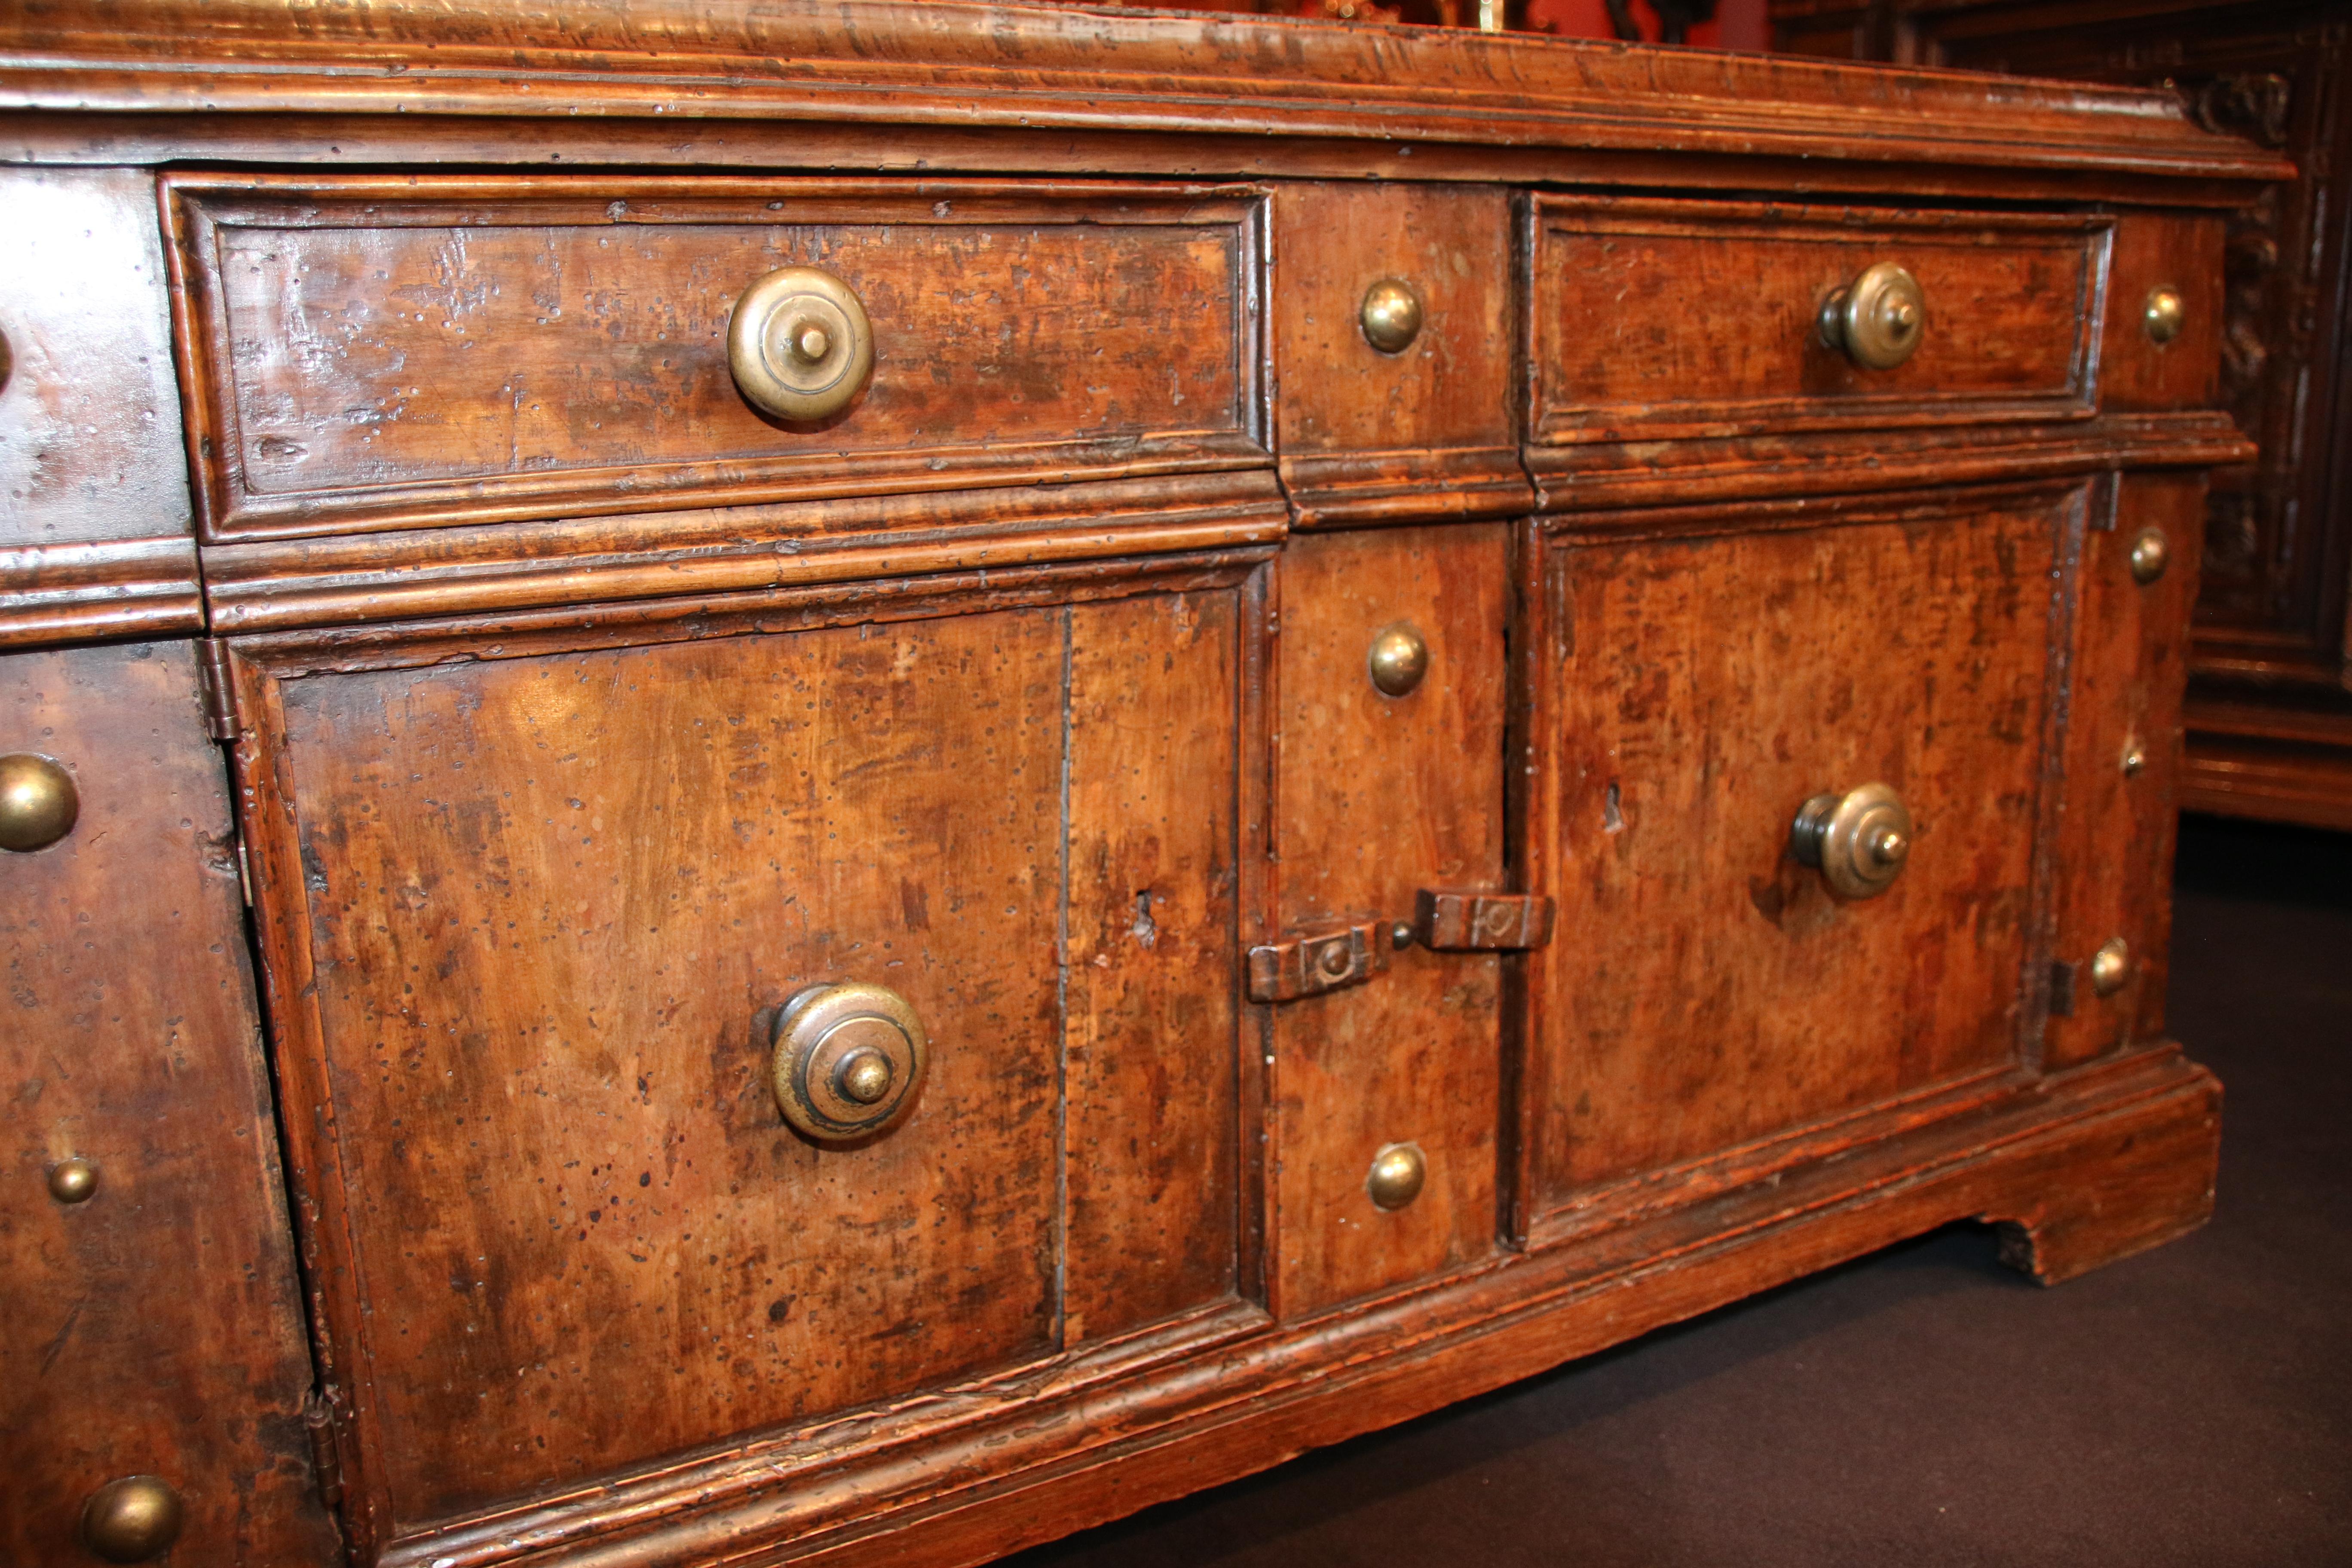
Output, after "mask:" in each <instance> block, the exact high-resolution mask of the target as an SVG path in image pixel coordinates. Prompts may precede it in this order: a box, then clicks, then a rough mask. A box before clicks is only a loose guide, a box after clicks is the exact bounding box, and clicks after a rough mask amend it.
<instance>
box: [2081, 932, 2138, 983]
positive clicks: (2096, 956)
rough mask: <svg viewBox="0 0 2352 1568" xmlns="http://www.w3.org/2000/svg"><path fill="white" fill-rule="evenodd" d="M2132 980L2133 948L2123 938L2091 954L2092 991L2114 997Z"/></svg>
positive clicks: (2118, 938)
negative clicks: (2127, 981)
mask: <svg viewBox="0 0 2352 1568" xmlns="http://www.w3.org/2000/svg"><path fill="white" fill-rule="evenodd" d="M2130 978H2131V948H2130V947H2129V946H2128V945H2126V943H2125V942H2124V939H2123V938H2121V937H2117V938H2116V939H2115V940H2114V941H2113V942H2108V943H2107V944H2106V945H2105V946H2104V947H2102V948H2100V949H2099V951H2098V952H2095V953H2093V954H2091V989H2092V990H2094V991H2095V992H2097V993H2098V994H2100V995H2102V996H2112V995H2114V994H2116V992H2118V991H2120V990H2122V989H2123V988H2124V982H2125V981H2126V980H2128V979H2130Z"/></svg>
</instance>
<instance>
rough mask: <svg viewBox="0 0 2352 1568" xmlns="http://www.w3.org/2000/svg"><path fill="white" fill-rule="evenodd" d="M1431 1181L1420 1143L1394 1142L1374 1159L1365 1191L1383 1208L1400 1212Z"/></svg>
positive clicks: (1366, 1180)
mask: <svg viewBox="0 0 2352 1568" xmlns="http://www.w3.org/2000/svg"><path fill="white" fill-rule="evenodd" d="M1428 1179H1429V1160H1428V1158H1427V1156H1425V1155H1423V1153H1422V1152H1421V1145H1420V1144H1418V1143H1391V1144H1389V1145H1388V1146H1387V1147H1386V1148H1384V1149H1382V1150H1381V1152H1379V1153H1377V1154H1375V1155H1373V1156H1372V1168H1371V1170H1370V1172H1369V1173H1366V1174H1365V1176H1364V1191H1365V1192H1367V1193H1369V1194H1371V1199H1372V1202H1373V1203H1374V1204H1375V1205H1378V1206H1379V1207H1381V1208H1384V1209H1401V1208H1402V1207H1404V1205H1407V1204H1409V1203H1411V1202H1412V1200H1413V1199H1415V1198H1417V1197H1419V1196H1421V1188H1422V1184H1423V1183H1424V1182H1426V1181H1427V1180H1428Z"/></svg>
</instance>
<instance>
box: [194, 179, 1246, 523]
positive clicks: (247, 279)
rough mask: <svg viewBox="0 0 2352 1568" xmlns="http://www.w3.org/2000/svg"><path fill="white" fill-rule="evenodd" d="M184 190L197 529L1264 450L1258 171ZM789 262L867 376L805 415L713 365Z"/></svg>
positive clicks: (1153, 461)
mask: <svg viewBox="0 0 2352 1568" xmlns="http://www.w3.org/2000/svg"><path fill="white" fill-rule="evenodd" d="M169 192H170V194H169V199H168V204H167V205H168V210H169V212H170V214H171V216H172V221H173V227H174V237H175V250H174V256H175V272H176V274H177V279H176V280H177V283H178V285H179V287H180V289H183V290H184V295H185V297H184V299H183V300H182V301H181V306H180V313H181V325H182V331H183V333H184V338H185V342H184V353H185V354H186V356H187V360H188V370H187V390H188V394H189V399H190V405H191V410H192V418H191V421H190V436H189V457H190V462H191V465H192V466H193V468H194V470H195V472H196V474H197V476H198V481H199V483H198V489H199V497H200V504H201V513H202V519H201V520H202V522H203V526H204V530H205V534H206V536H207V537H211V538H233V537H239V536H251V535H256V534H261V535H269V534H286V533H289V532H290V533H302V532H310V533H316V532H321V531H333V530H337V529H350V528H354V527H361V528H368V527H373V528H388V527H394V526H402V525H407V526H415V525H418V524H432V523H439V522H450V521H461V520H467V519H475V518H500V517H527V516H532V515H542V516H543V515H547V514H549V513H550V512H551V511H552V512H555V513H557V514H559V515H560V514H562V513H572V514H578V513H594V512H614V511H640V510H648V509H649V508H659V507H666V506H667V507H683V506H695V505H709V504H712V503H714V502H727V501H762V500H791V499H795V498H796V497H814V496H823V495H827V494H861V493H864V494H870V493H873V492H875V491H877V490H889V489H944V488H949V487H950V486H952V485H955V484H958V483H966V484H968V483H971V482H974V481H975V480H976V479H978V480H982V482H984V480H985V478H986V477H989V476H993V477H995V478H996V479H998V482H1011V481H1017V480H1020V479H1085V478H1108V477H1115V476H1117V475H1118V474H1121V473H1126V472H1139V473H1149V472H1164V471H1168V470H1169V469H1171V468H1175V469H1181V468H1188V467H1189V468H1219V467H1233V466H1235V465H1237V464H1240V465H1247V464H1250V463H1253V462H1263V461H1264V460H1265V459H1264V454H1263V436H1262V434H1261V420H1260V414H1259V409H1258V397H1259V394H1258V384H1259V375H1258V350H1257V346H1256V311H1255V278H1256V275H1257V255H1256V251H1257V242H1256V240H1255V233H1254V230H1255V205H1254V203H1253V202H1252V201H1251V200H1249V199H1248V198H1247V197H1245V196H1230V195H1229V196H1219V195H1213V194H1210V193H1207V192H1201V191H1192V192H1184V191H1181V189H1170V188H1168V187H1165V186H1160V187H1152V186H1145V187H1140V188H1138V187H1121V186H1105V185H1096V186H1085V187H1076V188H1069V189H1064V190H1059V191H1057V190H1056V189H1055V187H1052V186H1045V187H1039V188H1024V189H1012V188H1007V187H1003V186H996V185H971V184H950V183H938V184H913V185H906V184H894V185H877V184H855V183H849V182H838V181H833V182H827V181H793V180H762V181H740V180H738V181H729V180H724V179H704V180H699V181H690V182H688V181H660V180H647V179H644V178H637V179H582V178H577V177H568V176H553V175H550V176H540V177H536V178H531V179H520V180H519V179H495V178H479V179H466V178H446V179H438V180H430V181H419V180H415V179H411V180H404V181H397V182H386V181H381V180H376V181H370V180H364V179H362V180H348V179H345V180H337V179H332V178H330V179H326V180H312V181H302V182H297V181H292V180H288V179H284V178H272V177H268V176H252V177H248V178H245V179H240V180H236V181H233V182H227V183H224V182H221V181H219V180H217V179H209V180H207V179H196V180H188V179H174V180H173V182H172V183H171V184H170V187H169ZM801 266H806V267H817V268H822V269H824V270H826V271H829V272H831V273H832V274H833V275H834V276H835V277H837V278H839V279H842V280H843V281H844V282H845V283H847V284H848V285H849V286H850V288H851V289H854V290H855V291H856V293H857V295H858V297H859V299H860V300H861V301H862V302H863V304H864V306H865V309H866V315H867V317H868V318H869V320H870V321H871V322H872V325H873V336H874V371H873V374H872V377H871V379H870V380H869V381H868V382H867V384H866V389H865V391H864V392H863V393H861V394H860V395H859V396H858V398H857V399H856V402H854V403H853V404H852V405H850V406H849V407H848V408H847V409H845V410H844V411H843V412H841V413H840V414H837V415H835V416H832V417H830V418H829V419H826V420H824V421H822V422H820V423H818V424H815V425H792V424H786V423H782V422H780V421H777V420H773V419H771V418H769V417H767V416H764V415H762V414H761V413H760V412H759V411H757V410H755V409H754V408H753V407H752V406H751V405H750V404H749V403H747V402H746V401H745V399H744V397H743V395H742V394H741V393H740V391H739V390H738V389H737V387H736V385H735V382H734V378H733V376H732V374H730V370H729V365H728V348H727V335H728V321H729V318H730V313H731V312H732V310H733V309H734V306H735V302H736V299H737V297H738V296H739V295H740V294H741V293H742V291H743V290H744V289H745V288H747V287H748V286H749V285H750V284H751V283H752V282H753V281H754V280H755V279H759V278H761V277H763V276H765V275H766V274H767V273H769V272H771V271H773V270H775V269H777V268H783V267H801ZM1171 308H1172V309H1173V311H1174V313H1173V315H1172V316H1171ZM1171 329H1172V330H1171Z"/></svg>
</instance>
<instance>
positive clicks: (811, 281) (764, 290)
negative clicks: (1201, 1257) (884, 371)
mask: <svg viewBox="0 0 2352 1568" xmlns="http://www.w3.org/2000/svg"><path fill="white" fill-rule="evenodd" d="M727 368H728V369H730V371H732V372H734V373H735V384H736V386H737V387H738V388H739V389H740V391H741V392H742V394H743V395H744V397H745V398H746V399H747V400H748V401H749V402H750V403H751V405H752V406H753V407H755V408H759V409H761V410H763V411H765V412H767V413H769V414H772V415H774V416H776V417H777V418H779V419H791V420H797V421H801V422H806V421H808V420H812V419H829V418H831V417H832V416H834V415H835V414H838V413H840V412H841V411H842V410H843V409H844V408H846V407H848V406H849V402H850V399H852V398H854V397H856V395H857V391H858V388H860V387H862V386H864V385H865V384H866V376H867V375H868V374H871V373H872V372H873V369H874V328H873V325H872V323H871V322H869V321H866V306H865V305H864V303H863V302H862V301H860V300H859V299H858V298H857V290H856V289H852V288H851V287H850V286H849V285H848V284H846V283H845V282H843V281H842V280H841V279H838V278H835V276H834V275H833V274H832V273H830V272H825V271H821V270H819V269H818V268H814V267H786V268H781V269H780V270H778V271H774V272H771V273H769V274H768V275H767V276H766V277H765V278H762V279H759V280H758V281H757V282H755V283H753V284H752V285H751V287H750V288H749V289H744V290H743V295H742V298H740V299H739V300H736V301H735V313H734V314H733V315H731V316H730V317H729V318H728V319H727Z"/></svg>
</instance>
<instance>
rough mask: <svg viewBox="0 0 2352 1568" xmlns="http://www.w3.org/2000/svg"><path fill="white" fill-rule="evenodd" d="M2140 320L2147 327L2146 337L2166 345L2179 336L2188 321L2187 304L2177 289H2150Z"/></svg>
mask: <svg viewBox="0 0 2352 1568" xmlns="http://www.w3.org/2000/svg"><path fill="white" fill-rule="evenodd" d="M2140 320H2141V321H2142V322H2143V323H2145V324H2146V325H2147V335H2148V336H2149V337H2150V338H2152V339H2154V340H2155V341H2156V342H2159V343H2168V342H2171V341H2172V340H2173V339H2175V338H2177V337H2179V335H2180V329H2181V327H2182V325H2183V324H2184V323H2186V322H2187V321H2188V320H2189V305H2188V302H2187V301H2186V300H2182V299H2181V297H2180V290H2179V289H2149V290H2148V291H2147V309H2146V310H2144V311H2143V312H2142V313H2141V315H2140Z"/></svg>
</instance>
